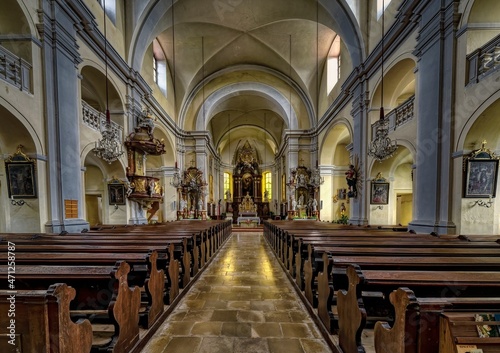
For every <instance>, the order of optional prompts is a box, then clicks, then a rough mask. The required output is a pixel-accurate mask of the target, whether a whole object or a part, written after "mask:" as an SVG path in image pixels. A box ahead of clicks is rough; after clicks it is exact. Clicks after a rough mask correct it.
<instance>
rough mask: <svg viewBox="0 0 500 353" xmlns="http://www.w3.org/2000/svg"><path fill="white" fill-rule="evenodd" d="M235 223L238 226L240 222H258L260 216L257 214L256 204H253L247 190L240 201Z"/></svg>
mask: <svg viewBox="0 0 500 353" xmlns="http://www.w3.org/2000/svg"><path fill="white" fill-rule="evenodd" d="M236 223H237V224H238V225H239V226H241V223H245V224H250V223H256V224H260V217H258V216H257V205H255V204H254V203H253V200H252V197H251V196H250V194H249V193H248V192H247V194H246V196H245V197H244V198H243V199H242V201H241V204H240V207H239V212H238V218H237V220H236Z"/></svg>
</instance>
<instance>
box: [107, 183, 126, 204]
mask: <svg viewBox="0 0 500 353" xmlns="http://www.w3.org/2000/svg"><path fill="white" fill-rule="evenodd" d="M108 199H109V204H110V205H125V204H126V200H125V184H124V183H122V182H121V181H115V180H113V181H112V182H111V183H109V184H108Z"/></svg>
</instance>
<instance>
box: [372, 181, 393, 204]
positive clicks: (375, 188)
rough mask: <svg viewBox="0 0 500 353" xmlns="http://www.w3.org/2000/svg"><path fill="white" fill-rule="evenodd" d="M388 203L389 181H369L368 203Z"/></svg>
mask: <svg viewBox="0 0 500 353" xmlns="http://www.w3.org/2000/svg"><path fill="white" fill-rule="evenodd" d="M388 203H389V183H374V182H372V183H371V192H370V204H372V205H387V204H388Z"/></svg>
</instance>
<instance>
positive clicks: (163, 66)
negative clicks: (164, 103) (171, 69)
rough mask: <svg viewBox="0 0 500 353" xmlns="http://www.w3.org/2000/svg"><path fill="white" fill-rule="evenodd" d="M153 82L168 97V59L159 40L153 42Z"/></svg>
mask: <svg viewBox="0 0 500 353" xmlns="http://www.w3.org/2000/svg"><path fill="white" fill-rule="evenodd" d="M153 81H154V82H155V83H156V84H157V85H158V88H160V91H161V93H163V95H164V96H166V95H167V59H166V57H165V53H164V52H163V48H162V47H161V45H160V42H159V41H158V39H154V40H153Z"/></svg>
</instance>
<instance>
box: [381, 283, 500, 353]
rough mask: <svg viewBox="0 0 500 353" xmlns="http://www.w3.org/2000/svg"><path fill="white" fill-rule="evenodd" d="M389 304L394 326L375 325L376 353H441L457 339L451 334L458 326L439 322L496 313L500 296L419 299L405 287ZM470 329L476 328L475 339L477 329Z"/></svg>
mask: <svg viewBox="0 0 500 353" xmlns="http://www.w3.org/2000/svg"><path fill="white" fill-rule="evenodd" d="M390 302H391V303H392V304H393V306H394V311H395V319H394V323H393V325H392V327H391V326H390V325H389V323H387V322H382V321H380V322H377V323H376V324H375V329H374V344H375V351H376V352H377V353H439V352H441V353H442V347H443V346H447V347H448V346H453V345H454V343H453V342H454V341H455V340H454V339H451V337H449V336H448V335H449V334H451V332H453V331H455V327H456V326H457V325H455V324H453V325H448V327H444V323H443V322H440V320H441V318H442V316H443V314H447V315H463V313H464V312H467V311H474V312H476V313H480V312H494V311H498V308H500V297H489V298H488V297H484V298H477V297H473V298H467V297H466V298H460V297H459V298H424V297H416V296H415V294H414V293H413V291H412V290H410V289H409V288H406V287H401V288H398V289H397V290H395V291H393V292H392V293H391V295H390ZM469 328H472V329H473V333H474V334H473V335H472V336H473V337H474V338H476V337H477V331H476V328H475V327H472V326H469ZM469 332H470V331H469ZM440 335H441V337H440ZM499 342H500V341H498V342H497V343H499ZM492 343H493V342H492ZM446 352H447V353H452V352H453V353H454V350H450V349H446Z"/></svg>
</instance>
